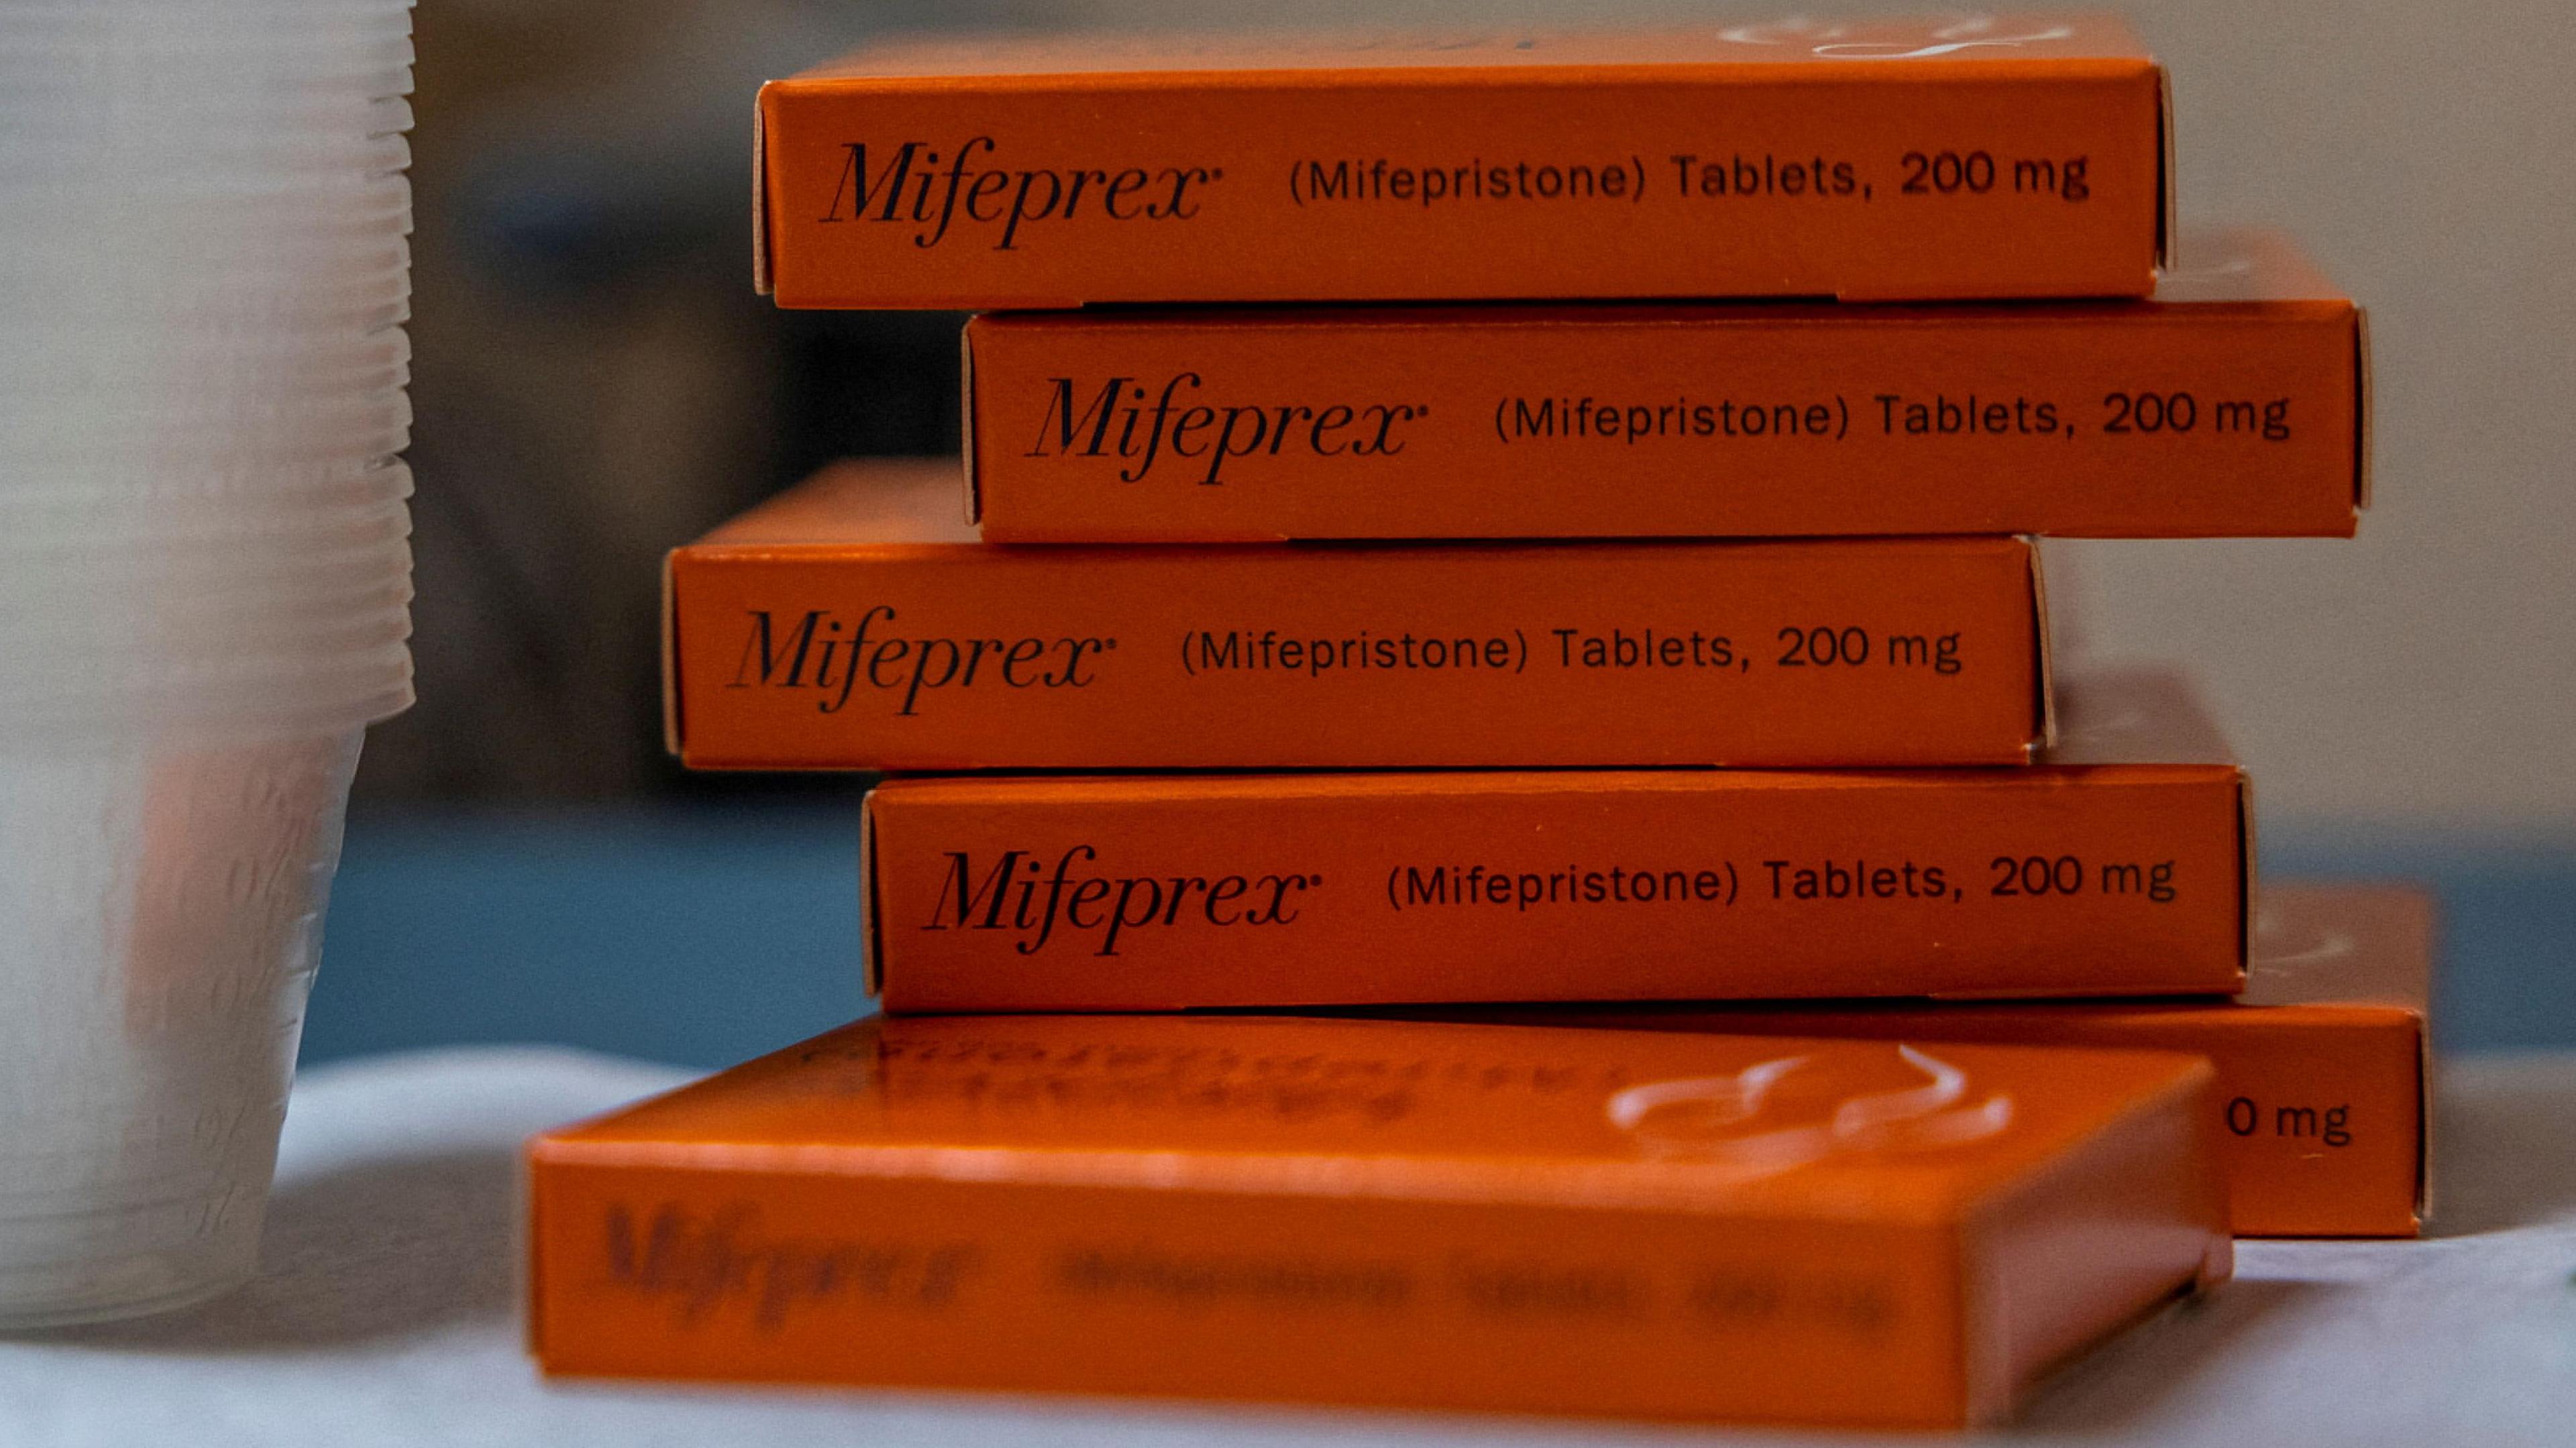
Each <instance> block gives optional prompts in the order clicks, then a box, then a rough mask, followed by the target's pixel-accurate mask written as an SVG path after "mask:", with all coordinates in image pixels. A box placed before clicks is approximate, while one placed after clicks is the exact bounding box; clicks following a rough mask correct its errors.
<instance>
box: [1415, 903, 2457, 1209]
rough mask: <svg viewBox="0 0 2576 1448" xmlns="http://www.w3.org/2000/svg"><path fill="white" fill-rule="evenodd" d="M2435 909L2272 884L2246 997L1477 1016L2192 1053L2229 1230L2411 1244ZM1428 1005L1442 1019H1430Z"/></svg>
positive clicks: (2420, 1169)
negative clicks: (2228, 1206)
mask: <svg viewBox="0 0 2576 1448" xmlns="http://www.w3.org/2000/svg"><path fill="white" fill-rule="evenodd" d="M2431 959H2432V911H2431V907H2430V905H2429V904H2428V902H2427V901H2426V900H2425V899H2424V897H2423V896H2421V895H2418V894H2416V893H2414V892H2413V891H2410V890H2403V889H2390V888H2386V887H2376V888H2374V887H2355V886H2340V887H2338V886H2319V885H2300V886H2291V887H2287V888H2283V887H2277V886H2272V887H2266V888H2265V889H2264V891H2263V893H2262V895H2261V897H2260V900H2259V903H2258V908H2257V911H2256V915H2255V930H2254V951H2253V961H2252V964H2251V966H2250V968H2249V970H2248V972H2247V976H2248V988H2247V990H2246V992H2245V995H2244V997H2243V998H2242V999H2241V1000H2236V1001H2198V1002H2194V1001H2120V1002H2087V1003H2080V1004H2077V1003H2048V1004H2037V1003H2032V1004H2010V1005H2006V1004H1979V1005H1938V1006H1911V1005H1909V1006H1879V1005H1869V1004H1861V1003H1849V1004H1833V1005H1801V1006H1792V1007H1788V1008H1775V1007H1768V1006H1766V1007H1762V1008H1759V1009H1750V1008H1745V1009H1738V1008H1727V1007H1710V1008H1705V1009H1690V1008H1671V1009H1663V1008H1658V1009H1654V1010H1639V1009H1633V1008H1631V1009H1620V1008H1616V1007H1605V1008H1602V1009H1599V1010H1591V1009H1585V1010H1580V1011H1568V1010H1546V1009H1536V1010H1530V1009H1524V1010H1515V1011H1511V1012H1509V1013H1499V1012H1478V1013H1471V1014H1473V1015H1475V1017H1476V1018H1478V1019H1487V1020H1493V1019H1510V1020H1514V1021H1536V1022H1542V1023H1548V1024H1555V1025H1577V1024H1591V1025H1601V1026H1612V1027H1618V1028H1623V1029H1636V1030H1643V1029H1659V1030H1705V1031H1718V1032H1730V1033H1736V1034H1747V1035H1750V1034H1761V1035H1769V1034H1773V1033H1775V1032H1776V1033H1779V1034H1782V1035H1792V1036H1808V1035H1816V1036H1866V1037H1874V1038H1887V1039H1903V1040H1909V1041H1987V1042H2007V1043H2012V1044H2018V1045H2034V1046H2036V1045H2052V1046H2055V1045H2064V1046H2093V1047H2117V1048H2121V1049H2130V1050H2146V1049H2154V1050H2171V1051H2189V1052H2191V1053H2193V1054H2195V1055H2200V1056H2206V1057H2208V1058H2209V1059H2210V1060H2211V1061H2212V1062H2214V1063H2215V1064H2216V1066H2217V1069H2218V1090H2217V1092H2216V1094H2215V1095H2213V1096H2212V1097H2211V1098H2210V1101H2209V1110H2210V1111H2211V1113H2212V1119H2213V1121H2215V1122H2216V1123H2217V1124H2218V1125H2219V1126H2220V1127H2221V1128H2222V1130H2220V1131H2219V1132H2218V1133H2217V1140H2218V1156H2219V1161H2220V1163H2221V1164H2222V1165H2223V1166H2224V1167H2225V1168H2226V1172H2227V1186H2228V1196H2229V1199H2230V1201H2231V1202H2232V1204H2233V1217H2234V1221H2235V1227H2236V1231H2237V1232H2238V1233H2239V1234H2240V1235H2244V1236H2261V1237H2411V1236H2413V1235H2415V1233H2416V1231H2417V1230H2418V1228H2419V1227H2420V1225H2421V1224H2422V1220H2423V1208H2424V1186H2425V1176H2426V1173H2425V1162H2426V1155H2427V1153H2426V1143H2427V1140H2428V1138H2429V1134H2430V1131H2431V1124H2432V1123H2431V1117H2430V1114H2429V1113H2428V1112H2427V1110H2426V1095H2425V1093H2426V1091H2427V1089H2428V1078H2427V1073H2426V1071H2425V1057H2426V1053H2427V1049H2428V1045H2429V1041H2428V1035H2427V1031H2426V1026H2425V1001H2426V996H2427V983H2428V978H2429V975H2430V964H2431ZM1425 1014H1448V1013H1446V1012H1438V1011H1431V1012H1425Z"/></svg>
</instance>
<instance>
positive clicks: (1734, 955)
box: [865, 675, 2251, 1013]
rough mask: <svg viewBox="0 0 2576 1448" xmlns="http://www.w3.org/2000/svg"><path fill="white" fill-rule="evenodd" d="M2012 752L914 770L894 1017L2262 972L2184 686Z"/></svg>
mask: <svg viewBox="0 0 2576 1448" xmlns="http://www.w3.org/2000/svg"><path fill="white" fill-rule="evenodd" d="M2062 697H2063V707H2064V717H2065V721H2066V725H2065V734H2064V737H2063V740H2062V742H2061V744H2060V746H2059V747H2058V748H2057V749H2055V750H2052V751H2051V752H2050V753H2049V754H2048V755H2047V756H2045V762H2043V763H2042V764H2040V765H2037V766H2035V767H2032V768H2027V769H2017V770H1992V769H1975V770H1869V771H1831V772H1799V771H1767V770H1659V771H1651V772H1640V771H1608V772H1596V771H1571V772H1569V771H1545V772H1526V771H1522V772H1497V773H1466V774H1461V773H1439V774H1362V775H1348V774H1328V775H1252V776H1239V775H1238V776H1208V775H1184V776H1165V777H1149V778H1121V779H1104V778H1074V779H1027V778H1020V779H907V780H894V781H891V782H888V783H886V784H884V785H881V786H879V787H878V788H877V790H876V791H875V792H874V793H873V794H871V795H870V796H869V797H868V804H867V834H866V840H867V843H866V849H865V856H866V862H865V869H866V871H867V882H866V889H867V898H868V900H869V903H870V912H871V913H870V924H869V930H868V935H869V941H870V951H869V958H870V961H871V984H872V986H873V987H874V988H875V989H876V990H877V992H878V993H879V995H880V998H881V999H882V1001H883V1003H884V1006H885V1008H886V1009H887V1010H889V1011H893V1012H896V1013H905V1012H927V1011H1041V1010H1094V1011H1102V1010H1107V1011H1135V1010H1173V1009H1181V1008H1187V1007H1203V1006H1301V1005H1351V1004H1372V1003H1394V1002H1410V1001H1505V1000H1542V1001H1545V1000H1555V1001H1566V1000H1675V999H1693V998H1706V997H1733V998H1739V999H1741V998H1764V997H1812V996H1888V995H1902V996H1927V995H1952V996H1955V995H2012V996H2060V995H2111V994H2143V993H2148V992H2158V993H2175V992H2232V991H2234V990H2237V989H2238V988H2240V987H2241V986H2242V985H2243V984H2244V962H2245V947H2244V938H2245V937H2244V931H2245V924H2244V921H2245V892H2246V877H2247V874H2248V871H2249V869H2250V865H2251V862H2250V859H2249V850H2248V840H2249V837H2250V833H2251V826H2250V823H2249V820H2248V804H2247V798H2246V788H2245V780H2244V776H2243V774H2242V773H2241V772H2240V771H2239V770H2238V769H2237V768H2236V766H2235V765H2234V764H2232V763H2228V762H2227V755H2226V749H2225V746H2224V745H2223V744H2222V743H2220V742H2219V741H2218V739H2217V738H2216V735H2215V731H2213V730H2212V729H2211V728H2210V727H2209V725H2208V723H2207V721H2206V720H2205V719H2203V718H2202V717H2200V715H2199V714H2198V712H2197V710H2196V709H2195V707H2194V705H2193V702H2192V700H2191V698H2190V696H2189V693H2188V691H2186V690H2184V689H2183V688H2182V687H2181V685H2180V684H2179V683H2178V682H2176V681H2175V680H2172V679H2170V678H2165V677H2160V676H2154V675H2133V676H2128V677H2121V678H2111V679H2105V680H2102V681H2099V682H2098V684H2093V685H2088V684H2087V683H2085V682H2082V681H2079V682H2077V683H2075V684H2071V685H2069V686H2068V687H2067V688H2066V689H2065V690H2063V691H2062Z"/></svg>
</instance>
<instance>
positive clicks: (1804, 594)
mask: <svg viewBox="0 0 2576 1448" xmlns="http://www.w3.org/2000/svg"><path fill="white" fill-rule="evenodd" d="M958 501H959V499H958V486H957V473H956V470H955V468H954V467H953V466H950V467H934V466H927V465H922V464H913V465H911V466H909V467H905V466H887V465H875V466H870V465H857V464H853V465H846V466H843V467H840V468H836V469H832V470H829V471H827V472H825V473H824V474H823V475H822V476H820V477H818V478H816V479H815V480H813V481H812V482H810V483H808V484H806V485H805V486H804V487H803V488H801V489H798V490H797V491H795V492H794V493H791V494H790V495H788V496H786V497H784V498H781V499H778V500H776V501H774V502H772V503H770V504H768V505H766V506H764V507H762V508H760V509H758V510H756V511H754V512H752V513H750V514H748V515H746V516H745V517H743V518H742V519H740V520H738V521H736V522H734V523H732V524H730V525H728V526H726V527H725V528H723V529H720V530H718V531H717V532H716V533H714V534H712V535H710V536H708V537H707V538H706V539H704V540H702V541H700V542H698V543H694V544H691V545H690V546H688V547H685V548H682V549H680V550H678V551H677V552H676V553H674V554H673V555H672V557H671V561H670V567H669V574H668V579H667V586H668V594H669V600H670V605H669V614H670V619H671V628H670V637H669V641H668V650H669V653H668V658H669V663H670V668H669V672H670V674H671V678H672V682H673V689H672V695H671V702H672V710H671V715H670V726H671V731H670V732H671V737H672V740H673V745H674V748H675V749H676V750H677V751H678V753H679V755H680V757H681V758H682V759H683V760H684V761H685V762H687V763H688V764H690V765H692V766H695V767H701V768H729V769H834V768H842V769H916V770H937V769H1007V768H1031V769H1054V768H1069V769H1194V768H1211V767H1247V768H1403V767H1414V766H1421V767H1430V766H1444V765H1493V766H1517V767H1529V766H1538V765H1662V764H1766V765H1791V764H1797V765H1820V766H1821V765H1838V764H1861V763H1873V764H2018V763H2022V762H2024V761H2025V760H2026V759H2027V758H2028V757H2029V753H2030V750H2031V748H2032V746H2033V744H2034V743H2035V741H2037V740H2038V739H2039V738H2040V737H2042V736H2043V735H2044V734H2045V732H2046V729H2047V714H2046V711H2047V707H2048V702H2047V701H2048V694H2047V670H2046V667H2045V652H2044V648H2043V643H2042V618H2041V613H2040V608H2039V593H2038V571H2037V570H2038V564H2037V557H2036V553H2035V550H2034V549H2033V548H2032V547H2031V545H2030V544H2029V543H2028V542H2027V541H2024V540H2020V539H2012V538H1956V539H1952V538H1943V539H1872V540H1851V541H1843V542H1769V543H1705V542H1679V541H1660V542H1658V541H1647V542H1628V543H1607V542H1604V543H1591V544H1576V545H1567V546H1557V547H1549V546H1536V545H1528V544H1488V545H1476V546H1456V545H1450V546H1443V545H1415V546H1411V547H1374V546H1368V545H1338V546H1336V545H1273V546H1270V547H1250V548H1049V547H1005V546H1002V545H996V544H982V543H977V542H975V541H973V539H974V534H973V532H972V530H971V529H970V528H968V527H967V526H966V525H965V524H964V523H963V521H962V520H961V518H960V516H959V514H960V511H961V510H960V508H959V506H958Z"/></svg>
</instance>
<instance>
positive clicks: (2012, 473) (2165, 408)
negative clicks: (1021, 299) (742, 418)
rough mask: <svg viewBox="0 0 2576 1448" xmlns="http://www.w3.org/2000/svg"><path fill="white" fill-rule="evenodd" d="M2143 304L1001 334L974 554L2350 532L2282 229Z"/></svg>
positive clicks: (1012, 321)
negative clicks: (1046, 549) (1291, 542)
mask: <svg viewBox="0 0 2576 1448" xmlns="http://www.w3.org/2000/svg"><path fill="white" fill-rule="evenodd" d="M2186 255H2187V256H2188V257H2189V258H2190V261H2191V267H2190V269H2189V270H2185V271H2181V272H2168V273H2166V274H2165V276H2164V278H2163V279H2162V281H2161V282H2160V283H2159V284H2158V287H2157V291H2156V295H2155V298H2154V300H2152V301H2144V302H2075V303H2063V304H2056V305H2047V306H2039V305H2028V304H2024V305H2016V306H1999V305H1991V304H1989V305H1949V306H1927V307H1904V308H1894V307H1879V308H1870V307H1861V308H1852V307H1836V306H1832V305H1829V304H1797V303H1780V302H1767V303H1734V304H1722V303H1721V304H1691V303H1662V304H1657V305H1655V306H1651V307H1637V306H1507V307H1438V308H1431V307H1413V308H1325V309H1295V310H1278V309H1271V310H1235V311H1223V310H1219V311H1209V310H1169V311H1125V312H1112V313H1046V312H1029V313H1006V314H1001V315H995V316H985V317H978V318H976V319H975V320H974V321H973V322H972V323H970V324H969V325H968V327H967V329H966V341H967V354H968V363H969V366H968V377H969V417H968V422H967V427H968V432H969V434H970V436H971V438H972V447H971V449H970V455H971V457H972V458H973V461H974V471H975V477H974V484H975V498H976V501H977V506H978V508H979V509H980V513H981V517H982V521H983V525H984V536H985V537H986V538H987V539H989V540H992V541H995V542H1221V541H1247V540H1252V541H1258V540H1269V539H1279V538H1489V537H1537V538H1574V537H1640V536H1653V535H1670V536H1699V537H1719V536H1739V537H1741V536H1756V535H1791V536H1794V535H1802V534H1808V535H1812V534H1853V533H1917V534H1919V533H2058V534H2071V535H2078V536H2093V537H2201V536H2227V535H2254V534H2275V535H2306V536H2321V537H2322V536H2335V537H2340V536H2347V535H2349V534H2350V533H2351V532H2352V531H2353V524H2354V519H2355V516H2356V514H2357V512H2358V510H2359V508H2360V506H2361V504H2362V502H2363V493H2364V483H2365V478H2364V464H2365V460H2366V458H2367V456H2368V443H2367V438H2366V437H2365V435H2364V432H2365V429H2364V421H2365V419H2366V416H2367V408H2366V401H2365V376H2366V359H2365V355H2364V350H2365V349H2364V347H2363V332H2362V318H2361V313H2360V312H2359V310H2358V309H2356V308H2355V307H2354V306H2353V304H2352V303H2351V302H2350V301H2349V300H2348V299H2346V298H2345V297H2344V296H2343V295H2342V294H2341V293H2339V292H2337V291H2336V290H2335V289H2334V288H2333V287H2332V286H2330V285H2328V284H2327V283H2326V282H2325V281H2324V280H2323V279H2322V278H2321V277H2319V276H2318V275H2317V274H2316V273H2315V272H2314V270H2313V269H2311V268H2310V267H2309V266H2308V265H2307V264H2306V263H2305V261H2304V260H2302V259H2301V258H2300V257H2299V256H2298V254H2297V253H2296V252H2295V251H2294V250H2292V249H2291V248H2290V247H2289V246H2288V245H2287V244H2286V243H2285V242H2282V241H2281V240H2279V239H2278V238H2272V237H2265V236H2261V235H2254V234H2235V235H2221V236H2214V237H2210V238H2205V239H2195V244H2194V245H2192V246H2191V247H2189V248H2188V249H2187V250H2186Z"/></svg>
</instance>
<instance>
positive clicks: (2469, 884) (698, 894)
mask: <svg viewBox="0 0 2576 1448" xmlns="http://www.w3.org/2000/svg"><path fill="white" fill-rule="evenodd" d="M2268 833H2269V836H2270V837H2269V838H2267V839H2266V840H2265V844H2264V851H2265V852H2264V860H2263V863H2264V867H2265V869H2266V871H2267V872H2270V873H2274V874H2281V875H2288V874H2300V875H2311V876H2319V877H2328V878H2383V877H2398V878H2410V879H2416V880H2421V881H2423V882H2425V883H2426V884H2428V885H2430V886H2431V887H2432V888H2433V889H2434V890H2435V891H2436V893H2437V894H2438V896H2439V898H2440V900H2441V902H2442V908H2443V925H2444V937H2445V942H2446V959H2445V962H2444V969H2443V980H2442V991H2441V997H2440V1002H2439V1011H2438V1013H2437V1016H2436V1032H2437V1034H2438V1036H2439V1037H2440V1039H2441V1041H2442V1043H2443V1044H2444V1045H2445V1046H2447V1047H2449V1048H2452V1049H2476V1048H2481V1047H2503V1046H2538V1045H2576V841H2570V842H2568V843H2566V844H2564V845H2561V846H2557V847H2540V846H2519V847H2503V846H2496V845H2488V844H2478V843H2474V842H2461V841H2449V840H2441V839H2435V838H2429V837H2426V838H2409V839H2388V838H2385V837H2375V836H2364V835H2360V834H2357V833H2354V832H2351V831H2344V830H2334V829H2326V828H2313V827H2312V828H2300V827H2295V826H2294V827H2288V828H2278V827H2273V828H2269V829H2268ZM857 866H858V829H857V810H856V808H855V806H854V805H846V804H845V805H839V806H833V807H823V808H818V807H815V806H812V805H806V804H762V805H725V806H721V807H706V806H699V807H687V808H677V807H675V808H667V809H658V810H602V811H595V812H580V813H552V814H542V815H484V816H440V817H422V816H416V815H396V814H376V815H363V814H362V815H361V816H360V817H358V818H356V819H354V820H352V821H351V822H350V827H349V841H348V849H347V853H346V855H345V857H344V859H343V862H342V865H341V870H340V878H339V883H338V886H337V887H336V889H335V891H334V893H333V900H332V904H331V915H330V925H329V932H328V939H327V942H326V948H325V950H324V954H323V965H322V974H321V977H320V982H319V986H318V988H317V990H316V991H315V994H314V999H313V1011H312V1016H311V1018H310V1021H309V1023H308V1024H307V1026H306V1030H305V1038H304V1059H305V1060H306V1061H308V1062H310V1061H323V1060H330V1059H333V1058H336V1057H342V1056H352V1055H362V1054H367V1053H370V1052H376V1051H389V1050H398V1049H403V1048H406V1047H414V1046H427V1045H439V1044H447V1043H453V1042H498V1041H554V1042H561V1043H565V1044H569V1045H577V1046H586V1047H590V1048H592V1049H595V1050H601V1051H610V1052H614V1053H616V1054H619V1055H625V1056H638V1057H644V1058H647V1059H652V1060H661V1061H673V1062H679V1063H682V1064H687V1065H697V1066H718V1065H725V1064H728V1063H731V1062H733V1061H738V1060H741V1059H743V1058H745V1057H748V1056H754V1055H758V1054H759V1053H761V1052H763V1051H768V1050H773V1049H775V1048H777V1047H779V1046H783V1045H787V1044H789V1043H790V1042H793V1041H797V1040H800V1039H802V1038H804V1037H806V1036H809V1035H812V1034H814V1033H815V1032H817V1031H820V1030H823V1029H825V1028H827V1027H830V1026H833V1025H837V1024H839V1023H840V1022H842V1021H845V1020H848V1019H849V1018H851V1017H852V1016H855V1015H858V1014H860V1013H861V1012H862V1011H864V1010H865V1009H866V1008H867V1003H866V1001H865V999H864V998H863V997H862V995H861V994H860V990H859V946H858V888H857Z"/></svg>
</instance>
